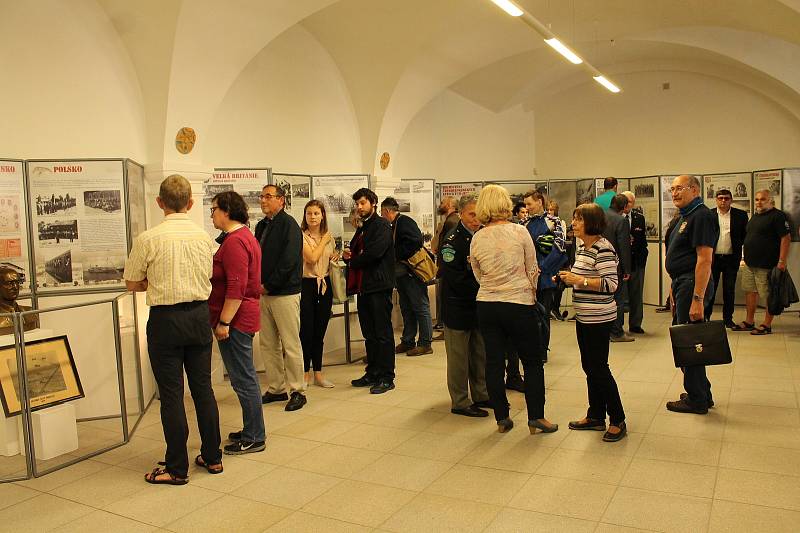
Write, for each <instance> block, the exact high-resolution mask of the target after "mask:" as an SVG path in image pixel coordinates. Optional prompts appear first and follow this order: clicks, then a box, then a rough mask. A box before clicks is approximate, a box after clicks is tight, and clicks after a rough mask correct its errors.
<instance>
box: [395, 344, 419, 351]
mask: <svg viewBox="0 0 800 533" xmlns="http://www.w3.org/2000/svg"><path fill="white" fill-rule="evenodd" d="M413 347H414V346H413V345H408V344H406V343H404V342H401V343H400V344H398V345H397V346H395V347H394V353H406V352H407V351H409V350H410V349H411V348H413Z"/></svg>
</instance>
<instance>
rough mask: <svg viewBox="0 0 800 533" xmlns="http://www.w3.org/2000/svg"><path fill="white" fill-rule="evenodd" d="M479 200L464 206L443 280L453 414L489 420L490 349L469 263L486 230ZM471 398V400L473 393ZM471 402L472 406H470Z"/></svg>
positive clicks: (447, 240)
mask: <svg viewBox="0 0 800 533" xmlns="http://www.w3.org/2000/svg"><path fill="white" fill-rule="evenodd" d="M476 202H477V197H476V196H475V195H474V194H473V195H469V196H464V197H462V198H461V201H460V202H459V215H460V219H461V220H460V222H459V223H458V225H457V226H456V227H455V228H454V229H453V230H452V231H451V232H450V233H448V234H447V235H446V236H445V237H444V239H442V240H441V241H440V243H439V244H440V246H439V257H438V259H439V265H440V267H439V276H440V278H441V280H442V303H443V305H442V309H441V314H442V320H443V321H444V346H445V350H446V351H447V390H448V391H449V392H450V401H451V408H450V412H451V413H453V414H456V415H462V416H471V417H485V416H489V413H488V412H486V411H484V410H483V409H481V407H488V406H489V393H488V392H487V391H486V349H485V347H484V344H483V337H481V333H480V330H479V329H478V321H477V312H476V309H477V307H476V301H475V298H476V297H477V295H478V289H479V288H480V285H479V284H478V282H477V280H476V279H475V275H474V274H473V273H472V267H471V266H470V262H469V261H468V260H467V258H468V257H469V245H470V243H471V242H472V236H473V235H474V234H475V232H476V231H478V229H479V228H480V227H481V223H480V221H479V220H478V217H477V214H476V213H475V204H476ZM468 392H469V393H470V394H469V395H468V394H467V393H468ZM470 396H471V397H472V401H471V402H470Z"/></svg>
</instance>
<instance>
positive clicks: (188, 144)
mask: <svg viewBox="0 0 800 533" xmlns="http://www.w3.org/2000/svg"><path fill="white" fill-rule="evenodd" d="M195 141H197V135H196V134H195V132H194V130H193V129H192V128H189V127H184V128H181V129H179V130H178V134H177V135H175V149H176V150H178V151H179V152H180V153H182V154H188V153H189V152H191V151H192V148H194V143H195Z"/></svg>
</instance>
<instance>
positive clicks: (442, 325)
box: [433, 324, 444, 331]
mask: <svg viewBox="0 0 800 533" xmlns="http://www.w3.org/2000/svg"><path fill="white" fill-rule="evenodd" d="M433 329H435V330H436V331H441V330H443V329H444V324H434V325H433Z"/></svg>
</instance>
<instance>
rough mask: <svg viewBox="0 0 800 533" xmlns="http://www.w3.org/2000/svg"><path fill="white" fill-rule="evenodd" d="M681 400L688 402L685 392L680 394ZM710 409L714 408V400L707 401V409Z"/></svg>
mask: <svg viewBox="0 0 800 533" xmlns="http://www.w3.org/2000/svg"><path fill="white" fill-rule="evenodd" d="M681 400H686V401H689V395H688V394H686V393H685V392H682V393H681ZM712 407H714V400H708V408H709V409H711V408H712Z"/></svg>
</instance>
